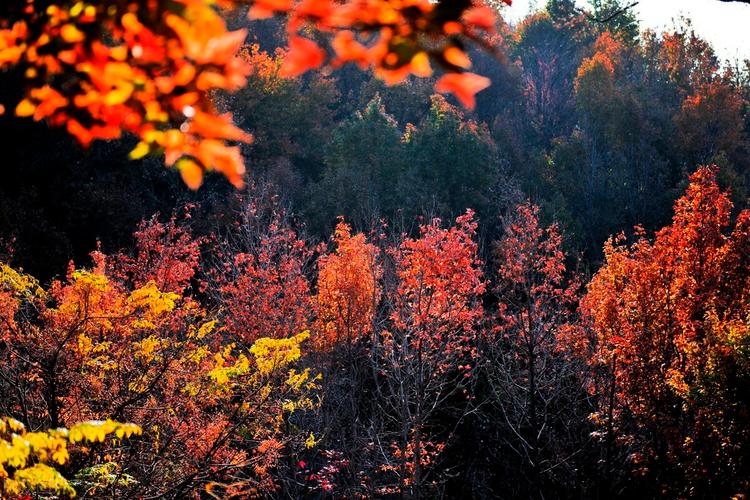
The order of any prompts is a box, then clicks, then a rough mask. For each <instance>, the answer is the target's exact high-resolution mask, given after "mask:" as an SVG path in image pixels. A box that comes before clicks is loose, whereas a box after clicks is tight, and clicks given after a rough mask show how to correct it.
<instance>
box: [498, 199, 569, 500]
mask: <svg viewBox="0 0 750 500" xmlns="http://www.w3.org/2000/svg"><path fill="white" fill-rule="evenodd" d="M539 218H540V214H539V207H537V206H535V205H532V204H531V203H525V204H521V205H518V206H517V207H516V209H515V211H514V212H513V213H512V214H510V216H508V217H507V218H505V219H504V221H503V222H504V228H505V229H504V231H503V235H502V237H501V239H500V240H499V241H498V242H497V244H496V247H495V258H496V261H497V264H498V276H497V278H498V282H497V286H496V290H495V293H496V294H497V296H498V309H499V310H498V313H497V316H498V318H497V322H496V324H495V326H494V328H493V331H492V333H491V334H490V336H491V338H490V339H489V342H488V349H487V352H485V353H483V354H484V356H486V357H487V370H488V380H489V382H490V385H491V387H492V401H493V402H494V404H495V405H496V406H497V408H498V412H499V414H500V415H501V416H502V418H501V422H502V424H500V425H502V426H503V427H507V428H508V429H507V430H506V433H505V436H507V437H506V438H505V439H508V440H509V441H510V443H511V444H510V446H509V449H510V450H513V451H514V452H515V453H517V454H518V455H519V458H520V460H521V461H525V462H527V463H528V471H529V472H528V477H527V480H528V481H529V485H530V486H529V488H530V489H531V491H533V490H536V489H538V490H540V491H541V490H542V489H543V488H544V486H543V485H544V482H545V481H547V480H548V478H547V477H546V476H547V475H549V474H553V471H554V470H555V469H557V468H561V467H564V466H565V462H566V460H567V459H568V457H567V456H565V455H564V453H563V452H561V451H560V450H562V449H563V448H564V446H565V444H566V443H565V442H564V439H563V438H562V435H563V434H564V433H565V432H566V431H565V430H563V429H566V430H567V431H568V432H571V433H574V432H575V431H570V430H568V429H571V428H572V427H573V426H574V425H576V420H574V419H562V418H559V417H558V415H560V413H573V412H575V411H576V404H575V402H576V398H577V397H579V394H577V392H579V393H582V392H583V390H582V389H581V388H580V386H578V387H576V385H575V384H574V383H571V380H575V379H576V377H577V375H578V374H579V372H578V371H577V369H579V368H580V367H579V366H577V365H576V364H575V363H571V362H570V360H569V359H568V358H567V357H566V356H565V348H566V345H567V344H568V343H569V342H570V340H574V339H575V338H576V337H577V336H578V335H579V334H580V332H579V329H578V326H577V321H576V316H575V310H576V308H577V305H578V289H579V288H580V283H579V281H578V278H577V276H575V274H572V273H571V271H570V270H569V269H568V267H567V266H566V257H567V256H566V255H565V252H564V251H563V249H562V235H561V233H560V230H559V227H558V225H557V224H552V225H550V226H548V227H544V226H543V225H542V224H541V222H540V220H539ZM571 274H572V276H571ZM563 408H564V409H565V410H563ZM558 433H559V434H558ZM526 469H527V468H526V467H523V468H522V471H525V470H526ZM522 473H523V472H522Z"/></svg>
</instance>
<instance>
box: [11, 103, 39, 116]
mask: <svg viewBox="0 0 750 500" xmlns="http://www.w3.org/2000/svg"><path fill="white" fill-rule="evenodd" d="M34 111H36V106H35V105H34V103H33V102H31V101H29V100H28V99H24V100H22V101H21V102H19V103H18V106H16V116H20V117H27V116H31V115H33V114H34Z"/></svg>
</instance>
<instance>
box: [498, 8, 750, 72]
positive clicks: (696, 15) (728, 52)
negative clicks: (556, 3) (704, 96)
mask: <svg viewBox="0 0 750 500" xmlns="http://www.w3.org/2000/svg"><path fill="white" fill-rule="evenodd" d="M577 3H578V4H580V5H581V6H585V5H587V2H585V1H581V0H578V1H577ZM623 3H624V2H623ZM545 4H546V0H513V6H512V7H508V8H506V9H505V11H506V19H507V20H508V21H510V22H515V21H518V20H519V19H521V18H523V17H524V16H525V15H526V14H528V13H529V11H530V10H533V9H534V7H537V8H542V7H544V5H545ZM634 12H635V13H636V15H637V16H638V19H639V20H640V21H641V29H643V28H652V29H654V30H657V31H661V30H663V29H664V28H669V27H671V26H674V24H675V23H674V21H675V20H678V19H679V18H680V17H681V16H685V17H689V18H690V19H692V20H693V27H694V28H695V31H696V32H697V33H698V34H700V35H701V36H702V37H703V38H705V39H706V40H708V41H709V42H711V44H712V45H713V47H714V49H715V50H716V53H717V55H718V56H719V57H720V58H721V59H729V60H734V59H740V60H743V59H750V5H749V4H742V3H736V2H735V3H725V2H720V1H718V0H641V1H640V3H639V4H638V5H637V6H636V7H634Z"/></svg>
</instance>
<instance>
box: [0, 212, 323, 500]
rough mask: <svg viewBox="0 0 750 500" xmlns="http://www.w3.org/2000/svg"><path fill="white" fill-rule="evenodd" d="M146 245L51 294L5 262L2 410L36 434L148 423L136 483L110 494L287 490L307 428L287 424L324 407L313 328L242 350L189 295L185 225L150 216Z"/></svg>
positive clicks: (130, 463)
mask: <svg viewBox="0 0 750 500" xmlns="http://www.w3.org/2000/svg"><path fill="white" fill-rule="evenodd" d="M138 240H139V249H138V252H137V253H136V255H135V256H128V255H124V254H121V255H115V256H111V257H107V256H105V255H103V254H101V253H99V252H95V253H94V254H93V255H92V257H93V260H94V267H93V268H92V269H90V270H84V269H75V268H73V267H72V266H71V269H70V270H69V273H68V276H67V279H66V280H65V281H55V282H53V283H52V285H51V286H50V287H49V288H48V289H44V288H42V287H40V286H39V284H38V283H37V282H36V280H34V279H33V278H31V277H29V276H26V275H24V274H23V273H20V272H18V271H16V270H13V269H11V268H9V267H8V266H6V265H4V264H2V265H0V307H1V308H2V309H1V310H0V325H2V329H1V330H0V332H1V333H2V351H0V354H1V355H2V360H3V362H2V368H0V395H1V396H2V397H0V401H1V403H0V411H2V413H3V414H6V415H10V416H13V417H14V418H17V419H18V420H20V421H22V422H23V423H24V425H26V426H27V427H29V428H32V429H37V428H52V429H55V428H57V427H61V426H65V425H70V424H71V423H74V422H80V421H88V420H104V419H107V418H112V419H114V420H126V421H136V422H138V423H139V425H141V426H142V428H143V429H144V430H145V431H144V435H143V439H141V440H139V441H137V442H134V443H133V444H132V446H128V447H127V448H126V449H124V450H122V453H121V454H120V455H118V457H119V458H118V462H117V463H116V464H115V465H113V466H114V467H117V468H118V470H120V471H121V472H122V473H123V474H128V475H130V476H132V477H133V478H134V480H133V481H132V482H129V483H128V484H127V488H125V485H123V484H121V483H112V484H109V485H108V486H107V488H106V491H108V492H109V493H111V495H115V496H132V497H139V496H143V495H164V496H174V497H181V496H184V495H186V494H188V493H190V492H195V491H198V490H201V489H203V487H204V485H205V484H206V483H208V482H211V481H214V482H219V483H226V482H227V481H228V480H230V478H231V481H232V483H233V486H232V488H234V489H239V490H248V491H250V490H252V491H256V492H266V493H268V492H271V491H274V490H276V489H277V488H278V487H279V485H278V483H277V482H276V478H275V477H274V476H273V475H272V471H273V470H274V469H275V468H276V467H279V466H281V464H282V459H283V458H284V457H285V453H284V450H289V451H290V452H291V450H293V449H304V448H305V440H306V438H308V437H309V436H305V433H304V432H303V431H302V430H298V429H299V427H298V426H294V425H291V423H290V422H291V421H293V420H294V419H296V418H298V415H301V414H303V413H304V412H306V411H308V410H309V409H310V408H312V407H313V406H314V402H313V400H312V399H310V397H309V394H310V392H311V391H313V390H314V389H315V388H316V380H317V378H316V376H315V375H314V374H313V373H312V372H311V371H310V370H309V369H304V370H300V371H298V370H297V364H298V360H299V358H300V357H301V348H300V346H301V344H302V343H303V342H304V341H305V340H306V339H307V338H308V336H309V334H308V333H307V332H304V331H302V330H300V331H298V332H296V333H295V334H294V335H290V336H289V337H288V338H283V339H278V340H277V339H271V338H255V339H253V341H252V342H250V343H248V344H246V345H239V346H238V345H237V344H235V343H233V342H231V341H230V339H228V338H227V337H226V336H225V335H223V332H222V329H223V327H222V326H221V325H219V323H218V322H217V320H216V318H215V317H212V316H211V315H210V314H209V313H208V311H206V310H205V309H204V308H203V307H202V306H201V304H200V303H199V302H198V301H197V300H196V298H195V296H193V295H192V294H190V291H191V290H190V287H188V286H187V284H188V283H189V282H190V281H191V278H192V277H193V274H194V272H195V270H196V267H197V265H198V260H197V249H198V243H196V242H195V241H194V240H192V238H191V236H190V235H189V233H188V232H187V230H186V229H185V228H184V227H180V226H178V225H177V223H176V222H175V220H174V219H173V220H171V221H170V222H169V223H166V224H162V223H159V222H158V221H156V220H152V221H151V222H150V223H148V224H144V226H143V227H142V229H141V231H140V232H139V235H138ZM186 257H187V258H186ZM157 282H159V283H161V284H162V286H164V287H165V288H167V289H171V290H172V291H163V290H161V289H160V288H159V287H158V286H157ZM313 442H314V439H313ZM90 472H91V474H94V472H93V471H90ZM94 475H95V474H94ZM89 479H91V478H88V479H87V478H85V477H82V478H81V481H83V482H85V481H88V480H89ZM234 482H236V483H237V484H234ZM239 483H241V484H239ZM82 484H83V483H82ZM123 488H124V489H123Z"/></svg>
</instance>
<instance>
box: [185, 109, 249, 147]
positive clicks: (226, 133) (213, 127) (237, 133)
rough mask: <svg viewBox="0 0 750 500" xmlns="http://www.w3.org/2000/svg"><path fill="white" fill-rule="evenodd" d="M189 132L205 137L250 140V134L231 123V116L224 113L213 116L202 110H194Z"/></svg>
mask: <svg viewBox="0 0 750 500" xmlns="http://www.w3.org/2000/svg"><path fill="white" fill-rule="evenodd" d="M189 131H190V133H192V134H195V135H199V136H202V137H207V138H218V139H227V140H230V141H242V142H250V141H251V140H252V138H251V136H250V134H248V133H247V132H245V131H244V130H242V129H241V128H239V127H237V126H235V125H234V124H233V123H232V116H231V115H230V114H225V115H221V116H214V115H211V114H209V113H204V112H202V111H197V110H196V111H195V117H194V118H193V121H192V122H191V123H190V129H189Z"/></svg>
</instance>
